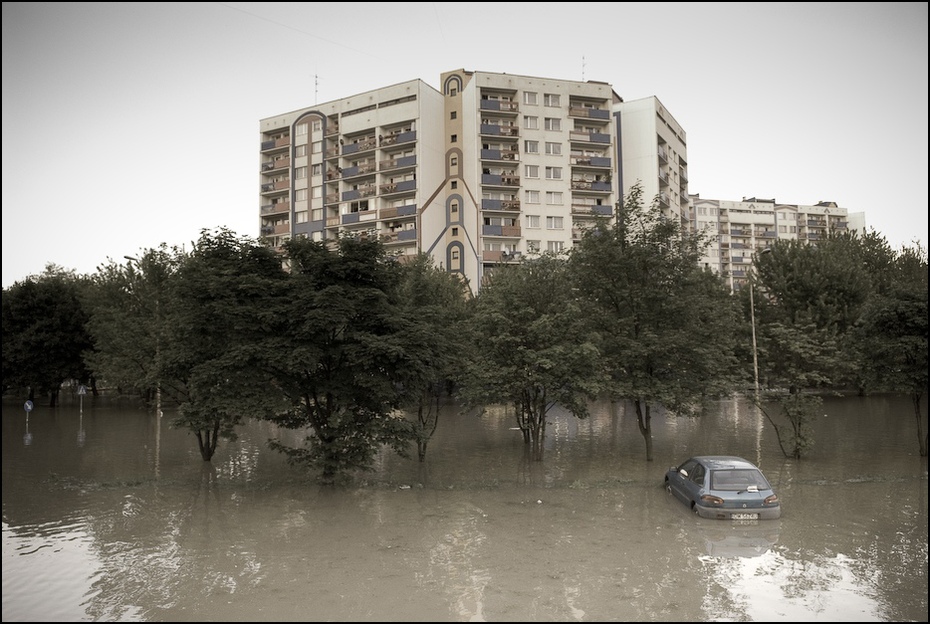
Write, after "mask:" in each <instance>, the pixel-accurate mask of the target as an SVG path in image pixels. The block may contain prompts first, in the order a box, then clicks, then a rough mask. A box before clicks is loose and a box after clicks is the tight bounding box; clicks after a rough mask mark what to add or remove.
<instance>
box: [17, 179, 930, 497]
mask: <svg viewBox="0 0 930 624" xmlns="http://www.w3.org/2000/svg"><path fill="white" fill-rule="evenodd" d="M705 244H706V240H705V238H704V236H703V235H702V234H696V235H695V234H690V233H687V232H683V231H681V228H680V226H679V224H678V223H677V222H675V221H670V220H667V219H664V218H663V217H662V215H661V212H660V210H659V209H658V207H657V205H656V204H655V203H653V205H651V206H649V207H645V206H644V205H643V201H642V197H641V189H640V188H639V187H635V188H634V189H633V190H632V191H631V192H630V194H629V195H628V196H627V197H626V198H625V201H624V204H623V210H622V212H621V214H620V215H619V217H618V219H616V220H615V221H614V222H608V221H602V222H596V223H595V224H594V225H593V227H591V228H589V229H587V230H585V231H584V233H583V235H582V238H581V240H580V241H579V242H578V243H577V244H576V245H575V246H574V247H573V249H572V250H571V251H570V252H568V253H567V254H564V255H552V254H541V255H539V256H537V257H531V258H528V259H526V260H525V261H524V262H522V263H520V264H516V265H506V266H500V267H498V268H495V269H494V270H493V272H491V273H489V274H488V275H486V276H485V277H484V283H483V284H482V285H481V288H480V290H479V292H478V295H477V296H474V297H472V296H470V292H471V291H470V289H469V287H468V285H467V284H465V283H464V282H463V281H462V280H461V279H460V278H459V277H458V276H456V275H454V274H452V273H449V272H447V271H445V270H443V269H442V268H441V267H436V266H434V265H433V264H432V263H431V261H430V260H429V258H428V256H425V255H421V256H418V257H416V258H415V260H414V261H413V262H397V261H396V258H394V257H392V256H391V255H390V254H389V253H388V251H387V250H386V248H385V247H384V246H383V244H382V243H381V242H380V241H379V240H377V239H375V238H366V237H343V238H340V239H339V240H338V241H329V242H314V241H311V240H309V239H305V238H295V239H292V240H290V241H288V242H287V243H286V244H285V246H284V257H285V262H284V264H282V258H281V256H280V255H278V253H277V252H276V251H274V250H272V249H270V248H269V247H267V246H266V245H265V244H264V243H263V242H262V241H261V240H255V239H251V238H249V237H242V236H238V235H236V234H234V233H232V232H230V231H228V230H225V229H219V230H215V231H204V232H203V233H202V234H201V237H200V239H199V240H198V241H196V242H195V244H194V245H193V247H192V248H191V250H190V251H189V252H185V251H183V250H179V249H177V248H169V247H167V246H165V245H162V246H161V247H158V248H152V249H148V250H144V252H143V253H142V254H140V256H139V257H128V256H127V257H126V258H125V259H124V260H125V261H124V262H117V261H113V260H109V261H108V262H107V263H106V264H105V265H103V266H101V267H99V268H98V270H97V272H96V273H95V274H93V275H88V276H78V275H75V274H74V273H73V272H69V271H65V270H62V269H60V268H58V267H54V266H49V267H47V269H46V271H45V273H43V274H42V275H39V276H33V277H29V278H27V279H25V280H23V281H22V282H17V283H16V284H14V285H13V286H12V287H11V288H9V289H4V292H3V386H4V393H6V392H7V390H9V389H14V388H15V389H20V388H28V389H29V392H30V398H33V397H34V393H35V392H36V391H38V392H39V393H42V394H46V395H47V396H49V397H51V401H52V404H54V402H55V400H56V397H57V392H58V390H59V388H60V387H61V385H62V383H63V382H65V381H67V380H80V381H81V382H84V383H88V384H90V385H91V387H92V388H93V389H94V391H95V392H96V380H101V381H102V382H105V383H106V384H107V386H109V387H116V388H118V389H119V390H120V391H121V392H124V393H137V394H139V395H140V396H142V397H143V398H145V399H146V400H147V401H150V402H152V403H154V404H155V406H156V409H161V404H162V402H163V401H164V402H170V403H172V404H174V405H176V406H177V410H176V413H177V418H176V419H175V421H174V425H175V426H180V427H186V428H188V429H190V430H191V431H193V432H194V433H195V434H196V436H197V440H198V443H199V448H200V452H201V455H202V457H203V459H204V460H207V461H209V460H210V459H211V458H212V457H213V454H214V453H215V451H216V448H217V443H218V441H219V440H220V439H221V438H233V437H235V430H236V427H237V426H238V425H239V424H241V423H242V422H243V421H244V420H245V419H249V418H261V419H267V420H270V421H273V422H275V423H278V424H279V425H281V426H283V427H286V428H291V429H299V430H301V431H305V432H306V433H307V436H306V439H305V443H304V444H303V445H301V446H299V447H289V446H286V445H284V444H283V443H281V442H280V441H271V446H272V447H273V448H275V449H278V450H280V451H282V452H284V453H286V454H288V456H289V457H290V458H291V459H292V460H293V461H295V462H299V463H303V464H306V465H308V466H311V467H313V468H314V469H316V470H318V472H319V474H320V476H321V478H322V479H323V480H324V481H330V482H331V481H333V480H334V479H335V478H336V477H337V476H339V475H341V474H345V473H348V472H350V471H352V470H356V469H365V468H369V467H370V466H371V465H372V464H373V461H374V458H375V456H376V454H377V453H378V452H379V451H380V450H381V449H382V448H383V447H385V446H387V447H390V448H393V449H394V450H395V451H397V452H399V453H401V454H403V455H406V454H407V453H408V449H409V448H410V447H411V446H412V445H416V448H417V454H418V457H419V458H420V460H422V459H423V458H424V457H425V455H426V450H427V445H428V442H429V439H430V437H431V436H432V434H433V432H434V431H435V429H436V426H437V423H438V420H437V417H438V412H439V405H440V400H441V398H442V396H443V394H444V393H446V392H449V391H450V390H454V394H455V397H456V398H457V399H458V400H459V401H460V404H461V405H462V407H463V408H464V409H468V410H470V409H473V408H480V407H481V406H484V405H489V404H505V405H510V406H512V407H513V409H514V413H515V415H516V418H517V423H518V425H519V427H520V429H521V431H522V432H523V435H524V440H525V441H526V443H527V446H528V448H530V449H531V451H532V452H533V454H534V456H535V457H536V458H537V459H542V448H543V444H542V443H543V440H544V438H545V427H546V414H547V412H548V410H549V409H550V408H551V407H552V406H553V405H556V404H558V405H561V406H563V407H565V408H567V409H568V410H570V411H571V412H572V413H574V414H575V415H576V416H578V417H581V418H583V417H585V416H586V415H587V406H588V404H589V402H590V401H592V400H594V399H596V398H598V397H605V396H607V397H610V398H611V399H613V400H618V401H619V400H622V401H629V402H631V404H632V405H633V406H634V412H635V414H636V418H637V422H638V425H639V428H640V431H641V433H642V434H643V437H644V440H645V443H646V458H647V460H651V459H652V446H651V443H652V435H651V418H652V413H653V411H654V410H656V409H660V410H663V411H665V412H671V413H675V414H679V415H695V414H699V413H700V411H701V410H702V408H703V407H704V406H705V405H706V403H707V401H708V400H711V399H715V398H718V397H720V396H725V395H729V394H732V393H734V392H746V391H748V390H751V389H752V388H753V385H754V384H753V382H754V379H753V375H752V373H747V371H758V372H757V373H756V376H755V379H756V380H758V379H759V378H760V377H761V380H762V383H761V386H762V390H761V391H760V390H759V384H758V383H756V384H755V387H756V391H755V392H749V393H748V394H749V396H751V397H752V398H753V400H755V401H756V402H757V403H758V405H759V406H760V408H761V409H762V410H763V413H764V414H765V415H766V417H767V418H768V419H769V421H770V422H771V424H772V426H773V427H775V429H776V431H777V433H778V439H779V443H780V444H781V445H782V450H783V452H784V453H785V454H786V455H789V456H793V457H797V458H800V457H801V456H802V455H803V454H804V453H806V452H807V451H809V450H810V448H811V445H812V438H811V436H810V431H809V429H810V427H809V424H810V420H811V417H812V415H814V414H816V413H818V412H817V410H818V408H819V401H820V398H819V396H820V394H821V393H822V392H823V391H826V390H836V389H838V388H854V389H856V390H858V391H860V392H872V391H890V392H902V393H907V394H908V395H909V396H911V397H912V399H913V404H914V410H915V414H916V416H917V425H918V440H919V444H920V450H921V454H922V455H926V454H927V439H926V433H925V432H924V431H923V424H922V419H921V399H922V397H923V395H924V393H925V391H926V388H927V257H926V251H925V250H923V249H921V248H919V247H916V246H915V247H905V248H903V249H901V250H899V251H896V250H893V249H891V248H890V246H889V245H888V244H887V242H885V241H884V239H882V238H881V237H880V236H878V235H877V234H875V233H871V234H867V235H865V236H861V237H860V236H857V235H855V234H847V233H843V234H838V233H831V234H830V235H829V236H827V237H826V238H825V239H824V240H822V241H820V242H818V244H817V245H816V246H813V245H803V244H798V243H797V242H794V241H791V242H788V241H777V242H775V243H774V245H773V246H772V247H771V248H770V249H769V250H767V252H766V253H763V254H760V255H759V256H758V257H755V258H753V266H752V269H751V270H750V272H749V288H743V289H739V290H738V291H736V292H735V293H734V292H733V291H732V290H731V288H730V287H729V286H728V284H727V282H726V280H725V279H724V278H723V277H722V276H720V275H718V274H716V273H714V272H713V271H710V270H709V269H707V268H702V267H701V266H700V262H699V260H700V257H701V254H702V250H703V248H704V246H705ZM753 295H755V296H753ZM750 362H756V365H755V366H750V364H749V363H750ZM889 426H895V424H890V425H889Z"/></svg>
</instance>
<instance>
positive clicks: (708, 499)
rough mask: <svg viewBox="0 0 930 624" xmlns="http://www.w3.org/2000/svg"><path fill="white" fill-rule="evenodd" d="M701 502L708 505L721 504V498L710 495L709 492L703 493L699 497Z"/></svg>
mask: <svg viewBox="0 0 930 624" xmlns="http://www.w3.org/2000/svg"><path fill="white" fill-rule="evenodd" d="M701 502H702V503H706V504H708V505H722V504H723V499H722V498H720V497H719V496H711V495H710V494H705V495H704V496H702V497H701Z"/></svg>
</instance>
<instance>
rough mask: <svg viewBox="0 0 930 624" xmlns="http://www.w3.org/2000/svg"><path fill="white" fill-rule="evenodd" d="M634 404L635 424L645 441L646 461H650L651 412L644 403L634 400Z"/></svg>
mask: <svg viewBox="0 0 930 624" xmlns="http://www.w3.org/2000/svg"><path fill="white" fill-rule="evenodd" d="M634 404H635V405H636V424H637V425H638V426H639V432H640V433H641V434H643V439H644V440H645V441H646V461H652V412H651V411H650V408H649V403H648V402H646V401H643V400H641V399H636V400H635V401H634Z"/></svg>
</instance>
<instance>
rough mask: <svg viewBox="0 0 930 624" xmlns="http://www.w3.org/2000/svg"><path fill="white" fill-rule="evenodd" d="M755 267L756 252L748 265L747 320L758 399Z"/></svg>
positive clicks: (767, 249) (762, 252) (764, 250)
mask: <svg viewBox="0 0 930 624" xmlns="http://www.w3.org/2000/svg"><path fill="white" fill-rule="evenodd" d="M771 251H772V250H771V249H770V248H768V247H766V248H765V249H763V250H762V251H760V252H759V255H761V254H766V253H769V252H771ZM755 267H756V254H753V257H752V264H750V265H749V322H750V324H751V325H752V373H753V379H754V380H755V382H756V400H758V399H759V350H758V348H757V346H756V302H755V297H754V296H753V293H754V291H755V283H754V282H755V276H754V274H753V273H754V272H755Z"/></svg>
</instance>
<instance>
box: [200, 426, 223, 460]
mask: <svg viewBox="0 0 930 624" xmlns="http://www.w3.org/2000/svg"><path fill="white" fill-rule="evenodd" d="M219 435H220V421H218V420H217V421H215V422H214V423H213V429H212V430H211V429H198V430H197V445H198V446H199V447H200V456H201V457H202V458H203V460H204V461H207V462H208V461H210V460H211V459H213V454H214V453H216V442H217V439H218V438H219Z"/></svg>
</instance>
